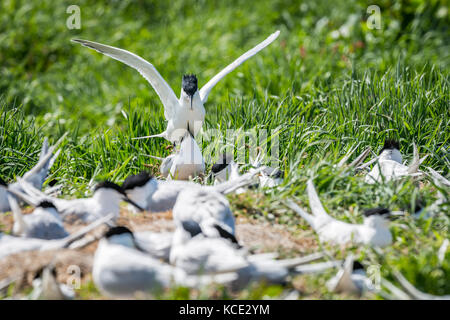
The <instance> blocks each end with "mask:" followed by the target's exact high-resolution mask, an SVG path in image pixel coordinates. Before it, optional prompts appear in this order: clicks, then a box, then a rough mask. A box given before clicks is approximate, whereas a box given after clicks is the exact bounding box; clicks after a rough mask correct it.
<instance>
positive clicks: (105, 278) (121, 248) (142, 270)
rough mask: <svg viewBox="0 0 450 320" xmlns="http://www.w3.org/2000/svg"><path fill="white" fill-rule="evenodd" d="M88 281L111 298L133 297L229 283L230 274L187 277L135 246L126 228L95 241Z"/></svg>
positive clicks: (179, 270)
mask: <svg viewBox="0 0 450 320" xmlns="http://www.w3.org/2000/svg"><path fill="white" fill-rule="evenodd" d="M92 278H93V280H94V283H95V285H96V286H97V288H98V289H99V290H100V292H101V293H102V294H104V295H105V296H107V297H112V298H133V297H135V296H136V294H138V293H150V292H155V291H159V290H161V289H165V288H168V287H170V286H171V285H182V286H186V287H197V286H202V285H207V284H210V283H213V282H218V283H220V282H223V281H225V282H229V281H231V280H233V279H235V275H234V274H219V275H215V276H212V277H198V276H189V275H188V274H187V273H186V272H185V271H183V270H182V269H180V268H177V267H174V266H171V265H169V264H167V263H164V262H161V261H160V260H158V259H155V258H153V257H151V256H150V255H149V254H148V253H147V252H145V251H142V250H141V249H140V247H139V245H137V244H136V241H135V238H134V235H133V233H132V232H131V231H130V230H129V229H128V228H126V227H122V226H119V227H114V228H111V229H110V230H109V231H108V232H107V233H106V234H105V237H104V238H102V239H101V240H100V242H99V245H98V247H97V250H96V252H95V255H94V263H93V270H92Z"/></svg>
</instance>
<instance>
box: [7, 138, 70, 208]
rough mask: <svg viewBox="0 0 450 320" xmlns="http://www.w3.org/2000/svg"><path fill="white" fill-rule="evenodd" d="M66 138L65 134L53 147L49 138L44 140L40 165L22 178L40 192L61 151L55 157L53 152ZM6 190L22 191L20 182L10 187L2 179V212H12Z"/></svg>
mask: <svg viewBox="0 0 450 320" xmlns="http://www.w3.org/2000/svg"><path fill="white" fill-rule="evenodd" d="M65 136H66V134H64V135H63V136H62V137H61V138H60V139H59V140H58V141H57V142H56V144H55V145H53V146H51V147H49V146H48V139H47V138H45V139H44V142H43V144H42V149H41V153H40V156H39V161H38V163H37V164H36V165H35V166H34V167H33V168H32V169H31V170H30V171H28V172H26V173H25V174H24V175H23V177H22V179H23V180H25V181H27V182H29V183H31V184H32V185H33V186H34V187H35V188H37V189H39V190H40V189H41V188H42V184H43V183H44V181H45V179H46V178H47V175H48V172H49V170H50V169H51V167H52V166H53V164H54V163H55V161H56V158H57V157H58V155H59V153H60V150H58V151H57V152H56V153H55V154H54V155H53V152H54V151H55V149H56V147H57V146H58V145H59V144H60V143H61V141H62V140H63V139H64V137H65ZM6 188H8V189H14V190H18V191H20V190H22V189H21V187H20V185H19V184H18V182H14V183H12V184H10V185H8V184H7V183H6V182H5V181H4V180H3V179H1V178H0V212H7V211H10V210H11V208H10V206H9V201H8V193H7V191H6Z"/></svg>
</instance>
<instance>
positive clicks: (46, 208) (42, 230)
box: [8, 194, 69, 240]
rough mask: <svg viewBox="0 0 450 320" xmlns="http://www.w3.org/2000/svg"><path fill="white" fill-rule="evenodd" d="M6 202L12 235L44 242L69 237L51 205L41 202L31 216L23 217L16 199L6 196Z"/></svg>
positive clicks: (47, 202)
mask: <svg viewBox="0 0 450 320" xmlns="http://www.w3.org/2000/svg"><path fill="white" fill-rule="evenodd" d="M18 195H19V194H18ZM8 200H9V203H10V206H11V209H12V212H13V217H14V225H13V229H12V234H13V235H15V236H19V237H25V238H37V239H45V240H52V239H62V238H65V237H67V236H68V235H69V233H68V232H67V231H66V229H64V225H63V221H62V218H61V217H60V215H59V213H58V211H56V208H55V206H54V205H53V203H51V202H49V201H42V202H40V203H38V204H37V205H36V209H35V210H34V211H33V212H32V213H31V214H27V215H23V214H22V210H21V209H20V207H19V204H18V203H17V201H16V199H15V198H14V197H13V196H10V195H8Z"/></svg>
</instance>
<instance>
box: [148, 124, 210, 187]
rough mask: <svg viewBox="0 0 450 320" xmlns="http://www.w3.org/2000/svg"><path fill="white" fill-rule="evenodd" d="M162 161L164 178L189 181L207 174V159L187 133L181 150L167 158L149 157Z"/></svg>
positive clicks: (161, 169) (182, 141) (161, 170)
mask: <svg viewBox="0 0 450 320" xmlns="http://www.w3.org/2000/svg"><path fill="white" fill-rule="evenodd" d="M149 157H151V158H154V159H157V160H161V161H162V163H161V167H160V172H161V174H162V176H163V177H165V178H169V179H175V180H189V179H193V178H195V177H197V176H198V175H200V174H202V173H204V172H205V159H204V158H203V155H202V152H201V150H200V147H199V146H198V144H197V142H196V141H195V139H194V137H193V136H191V134H190V133H189V132H188V131H186V133H185V135H184V136H183V138H182V139H181V143H180V149H179V150H178V151H177V152H175V153H173V154H171V155H169V156H168V157H166V158H159V157H155V156H149Z"/></svg>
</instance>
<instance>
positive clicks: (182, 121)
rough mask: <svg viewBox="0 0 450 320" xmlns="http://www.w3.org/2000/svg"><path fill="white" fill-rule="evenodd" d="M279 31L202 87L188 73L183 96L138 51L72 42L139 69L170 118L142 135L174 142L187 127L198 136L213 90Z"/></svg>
mask: <svg viewBox="0 0 450 320" xmlns="http://www.w3.org/2000/svg"><path fill="white" fill-rule="evenodd" d="M279 34H280V31H276V32H275V33H273V34H271V35H270V36H269V37H268V38H267V39H266V40H264V41H263V42H261V43H260V44H258V45H257V46H255V47H254V48H252V49H251V50H249V51H247V52H246V53H244V54H243V55H242V56H240V57H239V58H238V59H236V60H235V61H233V63H231V64H230V65H228V66H227V67H226V68H225V69H223V70H222V71H221V72H219V73H218V74H217V75H216V76H214V77H213V78H212V79H211V80H209V81H208V82H207V83H206V84H205V85H204V86H203V87H202V88H201V89H200V90H198V81H197V77H196V76H195V75H184V76H183V78H182V89H181V94H180V98H179V99H177V97H176V95H175V93H174V92H173V90H172V88H170V86H169V85H168V84H167V82H166V81H165V80H164V79H163V77H162V76H161V75H160V74H159V72H158V71H157V70H156V68H155V67H154V66H153V65H152V64H151V63H150V62H147V61H145V60H144V59H142V58H141V57H139V56H137V55H135V54H134V53H131V52H129V51H126V50H123V49H119V48H115V47H111V46H107V45H104V44H100V43H96V42H92V41H88V40H80V39H73V40H72V41H73V42H76V43H79V44H81V45H83V46H85V47H88V48H91V49H94V50H96V51H98V52H100V53H102V54H104V55H106V56H108V57H111V58H113V59H115V60H118V61H120V62H122V63H125V64H126V65H128V66H130V67H132V68H134V69H136V70H137V71H138V72H139V73H140V74H141V75H142V76H143V77H144V78H145V79H146V80H147V81H148V82H149V83H150V85H151V86H152V87H153V88H154V89H155V91H156V93H157V94H158V96H159V98H160V99H161V102H162V103H163V105H164V116H165V118H166V120H167V121H168V123H167V128H166V130H165V131H164V132H162V133H160V134H157V135H153V136H146V137H141V138H151V137H163V138H165V139H167V140H169V141H171V142H178V141H179V140H180V139H181V138H182V136H183V135H184V131H185V130H189V131H190V133H191V134H192V135H193V136H196V135H197V134H198V132H199V131H200V129H201V127H202V124H203V121H204V119H205V108H204V106H203V104H204V103H206V101H207V99H208V95H209V93H210V91H211V89H212V88H213V87H214V86H215V85H216V84H217V83H218V82H219V81H220V80H221V79H222V78H224V77H225V76H226V75H227V74H228V73H230V72H231V71H233V70H234V69H236V68H237V67H238V66H239V65H241V64H242V63H243V62H244V61H246V60H247V59H249V58H250V57H252V56H254V55H255V54H257V53H258V52H259V51H261V50H262V49H264V48H265V47H267V46H268V45H269V44H270V43H272V42H273V41H274V40H275V39H276V38H277V37H278V35H279Z"/></svg>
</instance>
